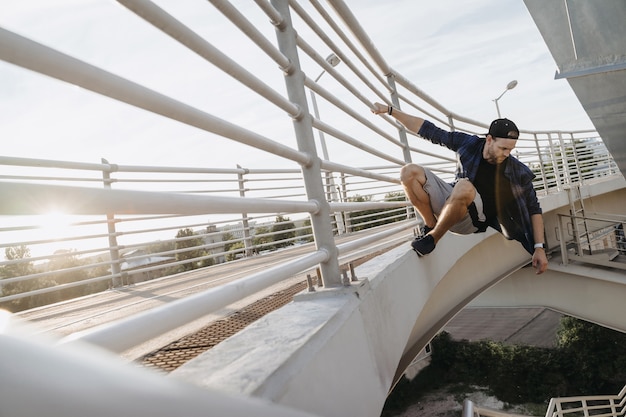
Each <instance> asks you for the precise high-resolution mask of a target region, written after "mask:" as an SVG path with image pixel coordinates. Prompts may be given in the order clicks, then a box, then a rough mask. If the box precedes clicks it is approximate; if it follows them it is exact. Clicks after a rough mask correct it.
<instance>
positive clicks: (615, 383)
mask: <svg viewBox="0 0 626 417" xmlns="http://www.w3.org/2000/svg"><path fill="white" fill-rule="evenodd" d="M557 336H558V347H559V349H560V350H562V351H563V353H564V355H565V357H567V358H568V366H567V370H568V371H569V372H571V374H570V375H568V379H569V380H570V381H571V382H570V383H574V382H576V385H578V386H576V389H578V390H580V392H593V391H594V390H595V391H597V392H612V391H615V390H616V389H619V388H621V387H622V386H623V385H624V379H626V352H625V351H624V346H626V334H624V333H621V332H618V331H615V330H611V329H608V328H606V327H602V326H598V325H596V324H593V323H590V322H587V321H584V320H579V319H576V318H573V317H564V318H563V319H562V320H561V328H560V329H559V332H558V335H557Z"/></svg>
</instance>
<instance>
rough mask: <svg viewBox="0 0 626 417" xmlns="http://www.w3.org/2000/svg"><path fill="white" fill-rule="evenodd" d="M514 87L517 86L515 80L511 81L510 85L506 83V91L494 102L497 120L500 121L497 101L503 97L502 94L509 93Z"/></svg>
mask: <svg viewBox="0 0 626 417" xmlns="http://www.w3.org/2000/svg"><path fill="white" fill-rule="evenodd" d="M516 85H517V80H513V81H511V82H510V83H508V84H507V85H506V90H504V91H503V92H502V94H500V95H499V96H498V98H497V99H495V100H494V103H496V110H497V111H498V119H500V118H501V117H502V116H500V107H498V100H500V99H501V98H502V96H503V95H504V93H506V92H507V91H509V90H512V89H514V88H515V86H516Z"/></svg>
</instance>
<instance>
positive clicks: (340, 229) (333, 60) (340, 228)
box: [311, 54, 346, 234]
mask: <svg viewBox="0 0 626 417" xmlns="http://www.w3.org/2000/svg"><path fill="white" fill-rule="evenodd" d="M326 62H328V63H329V64H330V65H331V66H332V67H336V66H337V65H338V64H339V63H340V62H341V60H340V59H339V57H338V56H337V55H335V54H330V55H328V56H327V57H326ZM325 73H326V70H323V71H322V72H321V73H320V75H318V76H317V78H315V82H318V81H319V79H320V78H322V75H324V74H325ZM311 103H312V104H313V114H314V115H315V118H316V119H319V118H320V114H319V110H318V108H317V99H316V98H315V92H314V91H313V90H311ZM318 135H319V138H320V146H321V147H322V156H323V157H324V159H325V160H326V161H328V149H327V148H326V139H325V138H324V132H322V131H321V130H318ZM326 181H327V184H328V186H329V188H330V194H331V201H339V197H338V196H337V191H336V187H335V177H334V175H332V173H330V172H326ZM335 222H336V223H337V233H339V234H343V233H345V231H346V229H345V225H344V223H343V216H342V215H341V213H339V212H335Z"/></svg>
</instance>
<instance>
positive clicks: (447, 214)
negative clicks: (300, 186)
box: [429, 179, 476, 243]
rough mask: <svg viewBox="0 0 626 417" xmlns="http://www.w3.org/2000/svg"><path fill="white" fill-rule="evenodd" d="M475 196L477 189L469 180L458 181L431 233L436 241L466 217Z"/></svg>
mask: <svg viewBox="0 0 626 417" xmlns="http://www.w3.org/2000/svg"><path fill="white" fill-rule="evenodd" d="M474 197H476V189H475V188H474V185H473V184H472V183H471V182H470V181H469V180H467V179H462V180H459V181H458V182H457V183H456V185H455V186H454V188H453V189H452V194H450V197H448V200H447V201H446V204H445V205H444V206H443V209H442V210H441V214H440V215H439V221H438V222H437V225H436V226H435V228H434V229H433V230H431V231H430V233H429V234H430V235H432V237H433V238H434V239H435V243H437V242H439V240H440V239H441V238H442V237H443V235H445V234H446V232H447V231H448V230H450V228H451V227H452V226H454V225H455V224H457V223H458V222H460V221H461V220H462V219H463V218H464V217H465V215H466V214H467V208H468V207H469V206H470V204H472V201H474Z"/></svg>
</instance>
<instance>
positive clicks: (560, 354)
mask: <svg viewBox="0 0 626 417" xmlns="http://www.w3.org/2000/svg"><path fill="white" fill-rule="evenodd" d="M558 340H559V343H558V345H557V347H556V348H541V347H533V346H517V345H507V344H504V343H499V342H491V341H480V342H469V341H467V340H461V341H455V340H452V338H451V337H450V335H449V334H448V333H446V332H442V333H440V334H439V335H438V336H436V337H435V338H434V339H433V340H432V342H431V346H432V356H431V363H430V365H429V366H427V367H426V368H424V369H423V370H422V371H421V372H420V373H419V374H418V375H417V376H416V377H415V378H414V379H413V380H412V381H408V380H407V379H406V378H404V377H403V379H402V380H401V381H400V382H399V383H398V384H397V386H396V387H395V388H394V390H393V391H392V393H391V394H390V395H389V397H388V398H387V402H386V403H385V407H384V409H383V414H382V416H383V417H384V416H392V415H394V414H397V413H398V412H399V411H401V410H404V409H405V408H406V407H408V406H409V405H411V404H414V403H415V402H417V401H418V400H419V398H420V397H421V396H423V395H425V394H427V393H428V392H430V391H434V390H437V389H439V388H441V387H443V386H446V385H450V384H457V385H460V386H469V385H476V386H481V387H489V394H490V395H493V396H495V397H497V398H498V399H499V400H500V401H503V402H505V403H509V404H526V403H540V404H541V403H545V404H546V405H547V403H548V401H549V400H550V398H552V397H563V396H578V395H606V394H616V393H617V392H619V390H620V389H621V388H622V387H623V386H624V384H625V383H626V349H625V346H626V334H624V333H620V332H616V331H614V330H611V329H607V328H604V327H601V326H597V325H594V324H591V323H588V322H585V321H582V320H578V319H574V318H571V317H567V318H565V319H563V320H562V321H561V328H560V330H559V333H558Z"/></svg>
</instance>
